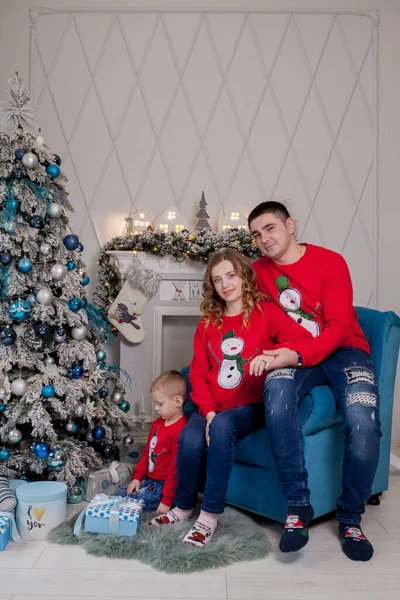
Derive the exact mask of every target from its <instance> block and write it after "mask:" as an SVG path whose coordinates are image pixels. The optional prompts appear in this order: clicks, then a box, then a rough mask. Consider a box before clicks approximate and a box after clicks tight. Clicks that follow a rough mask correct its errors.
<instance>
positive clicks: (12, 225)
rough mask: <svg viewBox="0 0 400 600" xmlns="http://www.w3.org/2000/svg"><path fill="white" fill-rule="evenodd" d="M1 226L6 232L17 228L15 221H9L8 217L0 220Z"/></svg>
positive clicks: (11, 231)
mask: <svg viewBox="0 0 400 600" xmlns="http://www.w3.org/2000/svg"><path fill="white" fill-rule="evenodd" d="M1 226H2V228H3V229H4V231H6V232H7V233H13V232H14V231H15V230H16V229H17V224H16V222H15V221H9V220H8V219H5V220H4V221H3V222H2V225H1Z"/></svg>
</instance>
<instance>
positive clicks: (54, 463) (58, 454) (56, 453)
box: [47, 448, 68, 471]
mask: <svg viewBox="0 0 400 600" xmlns="http://www.w3.org/2000/svg"><path fill="white" fill-rule="evenodd" d="M67 460H68V458H67V455H66V453H65V452H64V450H63V449H62V448H53V450H52V451H51V452H50V454H49V455H48V457H47V464H48V465H49V467H50V469H52V470H53V471H61V469H62V468H63V467H64V465H65V463H66V462H67Z"/></svg>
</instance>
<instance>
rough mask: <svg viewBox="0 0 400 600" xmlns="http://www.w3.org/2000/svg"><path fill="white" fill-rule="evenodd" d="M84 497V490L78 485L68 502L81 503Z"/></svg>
mask: <svg viewBox="0 0 400 600" xmlns="http://www.w3.org/2000/svg"><path fill="white" fill-rule="evenodd" d="M82 498H83V491H82V488H80V487H79V486H78V485H77V486H76V487H74V488H73V489H72V492H71V495H70V496H68V499H67V502H68V504H79V502H81V501H82Z"/></svg>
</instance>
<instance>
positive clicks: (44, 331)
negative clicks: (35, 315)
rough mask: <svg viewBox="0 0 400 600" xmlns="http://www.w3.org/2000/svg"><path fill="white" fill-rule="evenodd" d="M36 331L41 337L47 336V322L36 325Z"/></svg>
mask: <svg viewBox="0 0 400 600" xmlns="http://www.w3.org/2000/svg"><path fill="white" fill-rule="evenodd" d="M36 333H37V334H38V335H40V337H46V335H47V334H48V333H49V326H48V325H47V323H39V325H38V326H37V327H36Z"/></svg>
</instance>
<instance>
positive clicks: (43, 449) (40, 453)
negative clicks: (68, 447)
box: [33, 442, 50, 458]
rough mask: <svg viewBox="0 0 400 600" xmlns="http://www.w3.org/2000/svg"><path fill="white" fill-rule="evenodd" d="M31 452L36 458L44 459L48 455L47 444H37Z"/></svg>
mask: <svg viewBox="0 0 400 600" xmlns="http://www.w3.org/2000/svg"><path fill="white" fill-rule="evenodd" d="M33 451H34V453H35V454H36V456H37V457H38V458H46V457H47V456H48V455H49V454H50V445H49V444H48V443H47V442H38V443H37V444H35V446H34V450H33Z"/></svg>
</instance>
